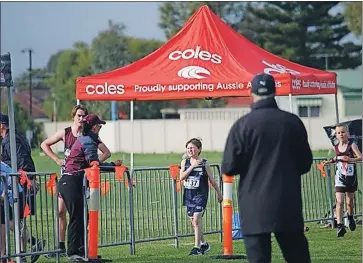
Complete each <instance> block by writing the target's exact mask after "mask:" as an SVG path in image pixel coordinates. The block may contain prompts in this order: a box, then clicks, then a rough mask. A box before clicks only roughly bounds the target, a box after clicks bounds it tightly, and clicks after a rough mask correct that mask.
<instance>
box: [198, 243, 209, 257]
mask: <svg viewBox="0 0 363 263" xmlns="http://www.w3.org/2000/svg"><path fill="white" fill-rule="evenodd" d="M210 249H211V246H210V245H209V244H208V242H205V244H202V245H201V246H200V250H201V252H202V254H205V253H207V252H208V251H209V250H210Z"/></svg>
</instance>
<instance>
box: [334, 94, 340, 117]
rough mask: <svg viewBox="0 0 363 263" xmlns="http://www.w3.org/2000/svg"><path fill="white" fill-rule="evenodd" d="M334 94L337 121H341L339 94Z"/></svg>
mask: <svg viewBox="0 0 363 263" xmlns="http://www.w3.org/2000/svg"><path fill="white" fill-rule="evenodd" d="M334 96H335V117H336V121H337V123H339V108H338V94H334Z"/></svg>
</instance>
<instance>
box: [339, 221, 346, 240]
mask: <svg viewBox="0 0 363 263" xmlns="http://www.w3.org/2000/svg"><path fill="white" fill-rule="evenodd" d="M345 233H347V230H345V226H344V225H343V224H338V227H337V237H344V235H345Z"/></svg>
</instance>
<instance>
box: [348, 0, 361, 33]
mask: <svg viewBox="0 0 363 263" xmlns="http://www.w3.org/2000/svg"><path fill="white" fill-rule="evenodd" d="M344 5H345V10H344V16H345V19H346V21H347V22H348V28H349V29H350V31H352V33H353V34H355V35H356V36H361V35H362V2H348V3H344Z"/></svg>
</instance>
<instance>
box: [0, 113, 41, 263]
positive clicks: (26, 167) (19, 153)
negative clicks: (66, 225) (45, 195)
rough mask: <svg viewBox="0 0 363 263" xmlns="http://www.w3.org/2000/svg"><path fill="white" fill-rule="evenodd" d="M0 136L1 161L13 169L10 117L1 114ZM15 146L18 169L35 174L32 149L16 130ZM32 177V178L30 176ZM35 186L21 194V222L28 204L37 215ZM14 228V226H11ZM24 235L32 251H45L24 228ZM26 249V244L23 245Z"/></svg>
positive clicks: (32, 259) (33, 259)
mask: <svg viewBox="0 0 363 263" xmlns="http://www.w3.org/2000/svg"><path fill="white" fill-rule="evenodd" d="M0 136H1V138H2V141H1V161H2V162H4V163H5V164H6V165H8V166H9V167H11V152H10V134H9V117H8V116H7V115H5V114H2V113H1V114H0ZM15 144H16V157H17V168H18V170H19V169H22V170H23V171H25V172H35V165H34V161H33V158H32V156H31V148H30V146H29V144H28V142H27V140H26V138H25V137H24V136H23V135H22V134H21V133H19V132H18V131H16V130H15ZM29 177H30V176H29ZM32 181H33V185H35V187H31V189H30V190H28V189H27V187H26V186H23V192H22V193H19V209H20V210H19V215H20V220H21V221H23V220H24V215H23V212H24V207H25V205H26V204H28V205H29V207H30V215H35V204H36V202H35V194H36V192H37V190H38V188H39V185H38V182H37V181H36V180H35V179H33V180H32ZM10 227H11V228H13V225H12V224H11V226H10ZM22 232H24V235H25V236H26V240H28V242H29V243H30V244H31V245H32V248H31V251H32V252H38V251H41V250H43V247H44V245H45V241H44V240H40V239H37V238H35V237H30V235H29V233H28V231H27V230H26V228H25V226H24V230H23V231H22ZM22 246H23V249H24V244H22ZM39 256H40V255H34V256H32V257H31V262H32V263H33V262H36V261H37V260H38V259H39ZM21 260H22V262H25V261H26V258H25V257H23V258H22V259H21Z"/></svg>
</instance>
